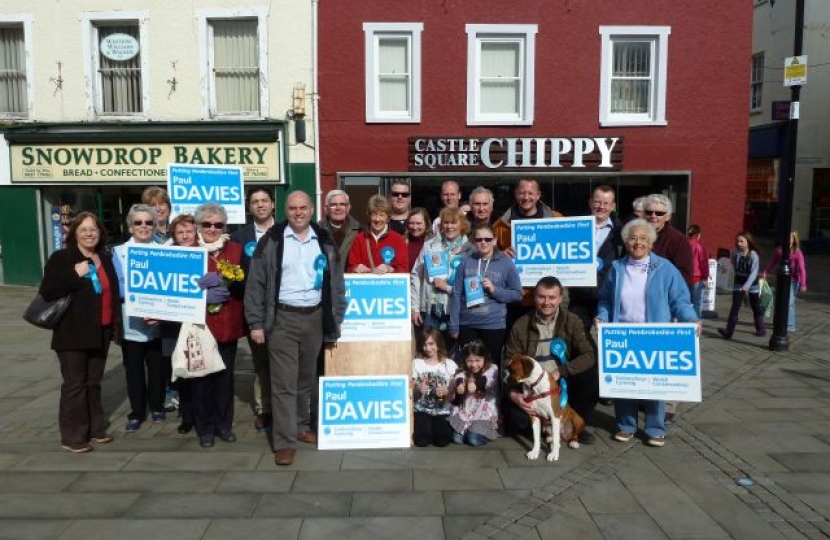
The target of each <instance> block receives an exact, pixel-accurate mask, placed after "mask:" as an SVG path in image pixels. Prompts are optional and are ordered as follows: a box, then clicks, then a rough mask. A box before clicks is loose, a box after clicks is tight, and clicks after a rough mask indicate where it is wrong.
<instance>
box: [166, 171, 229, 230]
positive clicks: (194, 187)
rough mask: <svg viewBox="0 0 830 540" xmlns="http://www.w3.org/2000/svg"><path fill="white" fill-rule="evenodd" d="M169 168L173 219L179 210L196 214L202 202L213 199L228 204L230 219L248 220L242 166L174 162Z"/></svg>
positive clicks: (168, 185) (183, 212)
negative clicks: (246, 218) (246, 217)
mask: <svg viewBox="0 0 830 540" xmlns="http://www.w3.org/2000/svg"><path fill="white" fill-rule="evenodd" d="M167 170H168V174H167V195H168V196H169V197H170V205H171V207H172V208H171V212H170V218H171V220H172V219H173V218H175V217H176V216H177V215H179V214H191V215H194V214H195V213H196V208H198V207H199V205H201V204H205V203H209V202H214V203H219V204H221V205H222V206H224V207H225V211H226V212H227V213H228V223H239V224H244V223H245V186H244V185H243V181H242V168H241V167H220V166H218V165H213V166H211V165H183V164H179V163H172V164H170V165H168V166H167Z"/></svg>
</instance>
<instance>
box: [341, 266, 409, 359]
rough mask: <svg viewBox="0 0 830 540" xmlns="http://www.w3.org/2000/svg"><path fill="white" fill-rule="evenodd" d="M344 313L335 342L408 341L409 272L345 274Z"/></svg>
mask: <svg viewBox="0 0 830 540" xmlns="http://www.w3.org/2000/svg"><path fill="white" fill-rule="evenodd" d="M345 281H346V314H345V316H344V318H343V324H342V325H341V327H340V332H341V335H340V339H339V340H338V343H349V342H357V343H363V342H367V341H371V342H379V341H407V342H408V341H409V340H411V339H412V321H411V319H410V317H411V315H410V311H409V309H410V301H409V274H384V275H366V274H346V276H345Z"/></svg>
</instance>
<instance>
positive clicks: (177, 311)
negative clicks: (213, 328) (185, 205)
mask: <svg viewBox="0 0 830 540" xmlns="http://www.w3.org/2000/svg"><path fill="white" fill-rule="evenodd" d="M207 264H208V254H207V251H205V250H204V249H201V248H189V247H179V246H162V245H158V244H147V245H140V244H131V245H129V246H127V267H126V268H125V269H124V285H125V290H124V303H125V305H126V312H127V315H128V316H130V317H146V318H148V319H159V320H163V321H179V322H190V323H197V324H205V311H206V307H207V306H206V302H205V297H206V295H205V291H203V290H202V289H200V288H199V279H200V278H201V277H202V276H203V275H205V274H206V273H207Z"/></svg>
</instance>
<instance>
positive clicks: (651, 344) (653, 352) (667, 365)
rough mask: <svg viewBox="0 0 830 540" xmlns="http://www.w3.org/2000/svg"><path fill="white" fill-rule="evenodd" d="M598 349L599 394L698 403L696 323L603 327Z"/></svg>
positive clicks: (599, 336)
mask: <svg viewBox="0 0 830 540" xmlns="http://www.w3.org/2000/svg"><path fill="white" fill-rule="evenodd" d="M597 349H598V353H599V394H600V396H602V397H606V398H611V399H614V398H629V399H656V400H663V401H690V402H695V403H697V402H700V400H701V386H700V340H699V339H698V336H697V325H696V324H686V323H677V324H660V323H643V324H634V323H604V324H601V325H600V327H599V332H598V334H597Z"/></svg>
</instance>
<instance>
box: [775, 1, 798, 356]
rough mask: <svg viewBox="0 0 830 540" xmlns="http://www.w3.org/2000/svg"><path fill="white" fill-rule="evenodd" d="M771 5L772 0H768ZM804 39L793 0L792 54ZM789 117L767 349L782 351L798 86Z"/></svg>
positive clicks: (785, 347) (785, 340) (785, 346)
mask: <svg viewBox="0 0 830 540" xmlns="http://www.w3.org/2000/svg"><path fill="white" fill-rule="evenodd" d="M771 5H774V3H771ZM803 41H804V0H795V38H794V45H793V52H794V54H793V56H801V53H802V48H803ZM790 92H791V97H790V119H789V124H788V128H789V137H788V139H789V148H788V157H787V176H786V181H785V185H784V189H783V190H779V193H781V195H782V197H781V198H782V200H781V204H780V205H779V208H781V210H782V215H781V219H780V221H779V227H778V234H779V241H780V245H781V262H780V263H779V265H778V275H777V280H776V286H775V313H774V314H773V319H772V328H773V330H772V337H771V338H770V340H769V348H770V350H772V351H786V350H788V349H789V348H790V341H789V338H788V337H787V315H788V311H789V305H790V294H791V292H790V281H791V279H790V278H791V275H792V271H791V267H790V231H792V223H793V199H794V194H795V160H796V157H797V150H798V145H797V142H798V117H799V113H800V111H799V109H800V107H799V99H800V97H801V85H800V84H795V85H793V86H792V87H791V90H790Z"/></svg>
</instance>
